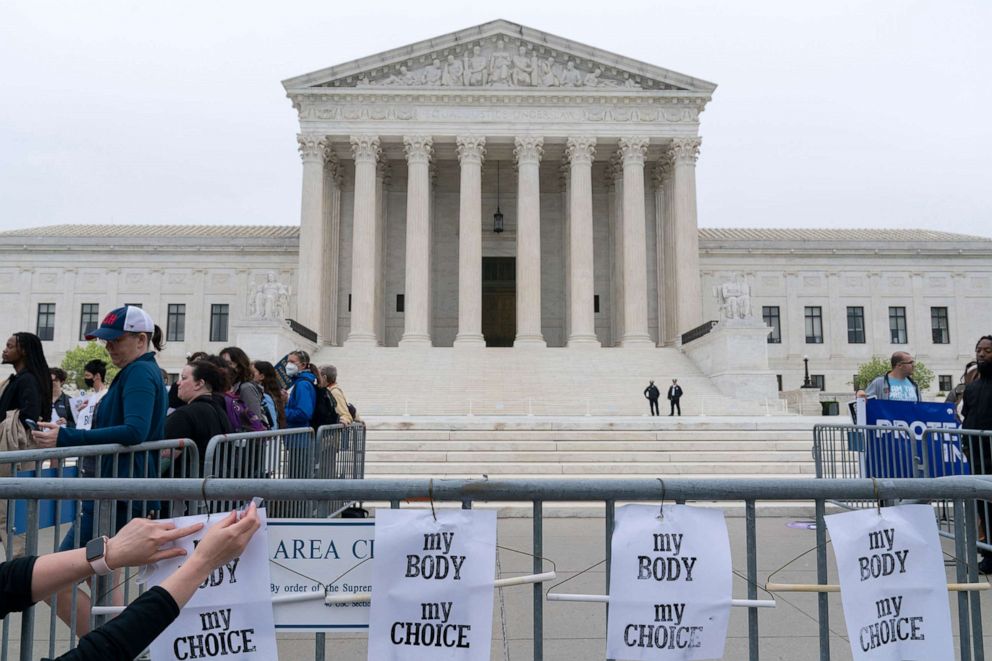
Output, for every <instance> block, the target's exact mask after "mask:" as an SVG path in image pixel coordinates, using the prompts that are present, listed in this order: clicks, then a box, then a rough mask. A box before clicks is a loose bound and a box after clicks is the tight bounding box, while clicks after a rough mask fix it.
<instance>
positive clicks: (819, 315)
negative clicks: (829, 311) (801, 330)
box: [804, 305, 823, 344]
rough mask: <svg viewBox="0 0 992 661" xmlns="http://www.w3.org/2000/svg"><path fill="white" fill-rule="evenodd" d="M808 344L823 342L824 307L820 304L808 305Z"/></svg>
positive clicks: (806, 313) (806, 311) (806, 309)
mask: <svg viewBox="0 0 992 661" xmlns="http://www.w3.org/2000/svg"><path fill="white" fill-rule="evenodd" d="M804 314H805V316H806V344H823V308H822V307H820V306H819V305H807V306H806V308H805V312H804Z"/></svg>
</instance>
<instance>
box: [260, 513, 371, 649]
mask: <svg viewBox="0 0 992 661" xmlns="http://www.w3.org/2000/svg"><path fill="white" fill-rule="evenodd" d="M373 526H374V523H373V522H372V521H371V520H368V519H364V520H363V519H328V520H322V519H270V520H269V525H268V536H269V560H270V562H269V572H270V574H271V590H272V597H273V598H279V597H282V596H286V595H293V594H301V593H305V592H311V593H318V594H319V597H321V598H322V597H323V596H324V585H326V584H328V583H330V582H331V581H333V580H334V579H336V578H338V577H339V576H340V577H341V578H340V580H338V581H336V582H335V583H334V584H332V585H328V586H327V590H328V592H329V593H331V594H354V593H356V592H371V591H372V562H371V560H369V558H371V557H372V553H373V550H374V542H375V540H374V539H373V531H374V527H373ZM342 575H343V576H342ZM307 577H310V578H309V579H308V578H307ZM274 611H275V613H274V615H275V622H276V629H277V630H279V629H284V630H291V631H328V630H333V631H367V630H368V628H369V602H367V601H361V602H357V603H347V604H324V603H323V601H322V600H321V599H319V598H318V599H313V600H308V601H296V602H289V603H278V602H276V603H275V608H274Z"/></svg>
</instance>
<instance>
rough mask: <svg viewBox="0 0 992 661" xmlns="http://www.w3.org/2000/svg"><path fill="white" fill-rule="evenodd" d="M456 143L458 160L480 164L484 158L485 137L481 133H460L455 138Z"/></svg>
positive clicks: (464, 162)
mask: <svg viewBox="0 0 992 661" xmlns="http://www.w3.org/2000/svg"><path fill="white" fill-rule="evenodd" d="M455 142H456V143H457V145H458V162H459V163H461V164H462V165H464V164H466V163H478V164H480V165H481V164H482V161H483V160H485V158H486V138H485V137H484V136H481V135H460V136H458V137H456V138H455Z"/></svg>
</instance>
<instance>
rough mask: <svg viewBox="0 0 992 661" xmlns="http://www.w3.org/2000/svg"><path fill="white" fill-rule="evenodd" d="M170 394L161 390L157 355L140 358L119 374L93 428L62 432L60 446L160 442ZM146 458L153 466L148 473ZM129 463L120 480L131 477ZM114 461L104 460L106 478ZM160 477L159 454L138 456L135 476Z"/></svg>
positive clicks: (122, 467) (121, 464)
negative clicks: (156, 360)
mask: <svg viewBox="0 0 992 661" xmlns="http://www.w3.org/2000/svg"><path fill="white" fill-rule="evenodd" d="M168 399H169V398H168V393H167V391H166V390H165V389H164V388H163V387H162V374H161V372H160V371H159V367H158V363H156V362H155V353H154V352H149V353H146V354H145V355H143V356H141V357H140V358H138V359H137V360H135V361H134V362H132V363H131V364H129V365H127V366H126V367H125V368H124V369H122V370H121V371H120V372H118V373H117V376H116V377H115V378H114V380H113V382H111V384H110V387H109V388H108V389H107V394H106V395H104V396H103V399H101V400H100V403H99V404H98V405H97V408H96V415H95V416H94V418H93V428H92V429H65V428H63V429H61V430H60V431H59V438H58V447H76V446H80V445H103V444H105V443H118V444H120V445H137V444H139V443H145V442H147V441H160V440H162V438H163V436H164V434H165V416H166V413H167V412H168V410H169V401H168ZM145 455H147V456H148V460H149V462H150V465H149V466H148V467H147V473H146V471H145V469H146V467H145V463H146V462H145V459H146V457H145ZM129 463H130V462H128V461H125V460H123V459H122V460H121V461H120V462H119V464H118V468H117V477H129V476H130V475H131V473H130V470H129V469H130V467H129ZM112 470H113V460H112V458H111V457H104V458H103V470H102V471H101V475H102V476H103V477H112V476H113V473H112V472H111V471H112ZM146 474H147V476H148V477H158V453H157V452H148V453H139V454H137V455H136V456H135V458H134V476H135V477H144V476H145V475H146Z"/></svg>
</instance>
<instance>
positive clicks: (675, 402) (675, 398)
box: [668, 379, 682, 417]
mask: <svg viewBox="0 0 992 661" xmlns="http://www.w3.org/2000/svg"><path fill="white" fill-rule="evenodd" d="M680 399H682V386H680V385H679V380H678V379H672V386H671V387H670V388H669V389H668V402H669V404H670V406H671V410H670V411H669V412H668V415H669V417H671V416H673V415H675V410H676V409H678V412H679V417H681V416H682V406H681V405H680V404H679V400H680Z"/></svg>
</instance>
